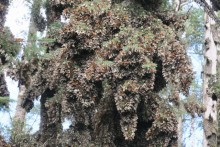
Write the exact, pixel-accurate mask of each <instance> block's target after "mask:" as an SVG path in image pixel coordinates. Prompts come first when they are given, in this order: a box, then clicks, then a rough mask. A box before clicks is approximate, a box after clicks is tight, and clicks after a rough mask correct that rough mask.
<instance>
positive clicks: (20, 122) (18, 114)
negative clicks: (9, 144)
mask: <svg viewBox="0 0 220 147" xmlns="http://www.w3.org/2000/svg"><path fill="white" fill-rule="evenodd" d="M36 2H37V0H34V1H33V4H32V6H34V4H35V3H36ZM31 11H34V10H33V9H32V10H31ZM36 33H37V29H36V27H35V24H34V19H33V16H31V18H30V26H29V32H28V40H27V46H26V48H28V49H30V54H31V49H32V48H33V45H34V44H35V41H34V40H33V35H34V34H36ZM25 60H26V57H25V55H24V53H23V58H22V62H23V64H25V62H26V61H25ZM26 90H27V87H26V86H25V85H24V84H23V83H22V82H20V84H19V95H18V98H17V106H16V111H15V115H14V119H13V135H12V139H13V141H15V140H17V141H19V140H18V139H19V138H20V137H19V138H18V135H19V134H20V135H22V134H23V133H24V132H23V131H24V130H23V129H24V127H25V117H26V109H25V108H23V107H22V105H23V102H24V100H25V92H26ZM17 141H16V142H17Z"/></svg>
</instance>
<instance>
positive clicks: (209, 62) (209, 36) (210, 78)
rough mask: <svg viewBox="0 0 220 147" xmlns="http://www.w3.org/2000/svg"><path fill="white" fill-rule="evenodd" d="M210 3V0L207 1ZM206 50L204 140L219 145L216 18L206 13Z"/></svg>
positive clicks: (208, 144) (204, 143)
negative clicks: (216, 88) (216, 85)
mask: <svg viewBox="0 0 220 147" xmlns="http://www.w3.org/2000/svg"><path fill="white" fill-rule="evenodd" d="M207 2H208V3H209V4H210V1H207ZM205 23H206V24H205V27H206V32H205V51H204V60H205V64H204V76H203V101H204V104H205V106H206V112H205V114H204V140H203V146H204V147H208V146H211V147H212V146H213V147H214V146H217V111H216V98H215V97H216V96H215V94H214V93H213V89H212V88H213V87H212V84H213V82H214V81H215V78H216V64H217V47H216V44H215V42H214V39H213V33H212V31H211V26H212V25H214V24H215V22H214V20H213V19H212V18H210V17H209V16H208V14H205Z"/></svg>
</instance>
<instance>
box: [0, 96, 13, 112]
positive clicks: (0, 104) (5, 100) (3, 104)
mask: <svg viewBox="0 0 220 147" xmlns="http://www.w3.org/2000/svg"><path fill="white" fill-rule="evenodd" d="M10 101H11V100H10V98H9V97H0V110H2V109H3V110H4V109H5V108H8V107H9V102H10Z"/></svg>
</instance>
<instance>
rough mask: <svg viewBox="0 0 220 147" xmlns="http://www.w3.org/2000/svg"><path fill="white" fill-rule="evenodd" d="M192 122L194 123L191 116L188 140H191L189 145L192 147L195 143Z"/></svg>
mask: <svg viewBox="0 0 220 147" xmlns="http://www.w3.org/2000/svg"><path fill="white" fill-rule="evenodd" d="M194 124H195V118H194V117H192V118H191V128H190V135H191V136H190V140H191V147H194V146H195V145H194V143H195V142H194V140H195V138H194V132H195V127H194Z"/></svg>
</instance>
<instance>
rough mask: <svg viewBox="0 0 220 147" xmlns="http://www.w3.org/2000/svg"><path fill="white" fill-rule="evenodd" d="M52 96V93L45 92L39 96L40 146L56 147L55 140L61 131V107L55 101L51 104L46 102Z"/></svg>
mask: <svg viewBox="0 0 220 147" xmlns="http://www.w3.org/2000/svg"><path fill="white" fill-rule="evenodd" d="M53 95H54V91H50V90H46V91H45V92H44V94H42V96H41V101H40V102H41V112H40V116H41V122H40V136H39V137H40V138H39V142H40V145H41V146H57V145H58V144H57V142H56V140H57V139H58V137H59V133H61V131H62V120H61V105H60V104H59V103H57V102H55V101H54V102H51V101H49V100H48V99H50V98H52V97H51V96H53ZM60 135H61V134H60Z"/></svg>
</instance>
